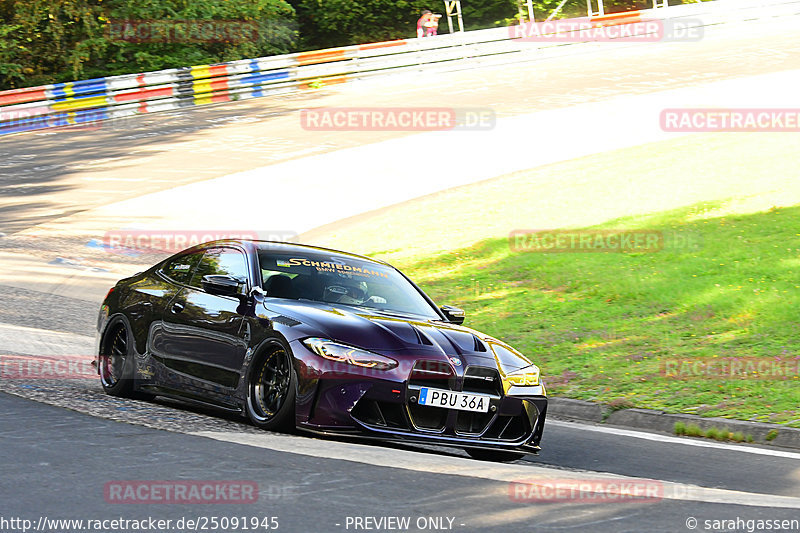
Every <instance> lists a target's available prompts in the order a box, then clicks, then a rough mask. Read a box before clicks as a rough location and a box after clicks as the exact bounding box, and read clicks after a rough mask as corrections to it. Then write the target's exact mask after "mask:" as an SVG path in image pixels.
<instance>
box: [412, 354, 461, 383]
mask: <svg viewBox="0 0 800 533" xmlns="http://www.w3.org/2000/svg"><path fill="white" fill-rule="evenodd" d="M455 377H456V375H455V373H454V372H453V367H451V366H450V365H449V364H448V363H445V362H444V361H417V362H416V363H414V367H413V368H412V369H411V375H410V376H409V378H408V384H409V386H412V387H433V388H435V389H445V390H453V388H454V385H455Z"/></svg>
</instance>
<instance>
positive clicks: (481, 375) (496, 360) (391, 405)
mask: <svg viewBox="0 0 800 533" xmlns="http://www.w3.org/2000/svg"><path fill="white" fill-rule="evenodd" d="M463 321H464V312H463V311H462V310H460V309H457V308H454V307H449V306H443V307H437V306H436V305H435V304H434V303H433V301H432V300H431V299H430V298H429V297H428V296H427V295H426V294H425V293H424V292H422V290H421V289H420V288H419V287H417V286H416V285H415V284H414V283H413V282H412V281H411V280H409V279H408V278H407V277H405V276H404V275H403V274H402V273H401V272H399V271H398V270H396V269H395V268H393V267H391V266H390V265H388V264H386V263H383V262H380V261H375V260H373V259H369V258H367V257H363V256H358V255H353V254H348V253H344V252H338V251H334V250H328V249H325V248H317V247H311V246H303V245H297V244H286V243H274V242H263V241H239V240H235V241H234V240H230V241H216V242H211V243H206V244H202V245H200V246H195V247H193V248H190V249H188V250H186V251H184V252H181V253H179V254H176V255H174V256H172V257H170V258H168V259H166V260H165V261H162V262H161V263H159V264H158V265H156V266H154V267H152V268H150V269H149V270H147V271H146V272H142V273H140V274H137V275H135V276H133V277H130V278H127V279H124V280H122V281H120V282H119V283H117V285H116V286H115V287H114V288H113V289H111V291H109V293H108V296H107V297H106V299H105V301H104V302H103V306H102V308H101V312H100V316H99V320H98V324H97V328H98V333H99V335H98V339H99V342H98V353H99V357H98V369H99V373H100V378H101V381H102V384H103V388H104V389H105V390H106V392H107V393H109V394H113V395H117V396H132V397H141V398H152V397H154V396H169V397H173V398H178V399H181V400H184V401H189V402H193V403H200V404H203V405H207V406H213V407H215V408H222V409H226V410H229V411H235V412H241V413H246V415H247V416H248V417H249V418H250V420H251V421H252V422H253V423H254V424H255V425H257V426H259V427H262V428H265V429H269V430H281V429H292V428H294V427H297V428H300V429H302V430H308V431H313V432H317V433H323V434H337V435H341V434H347V435H354V436H359V437H373V438H379V439H387V440H395V441H407V442H423V443H433V444H444V445H450V446H458V447H463V448H465V449H466V450H467V452H468V453H469V454H470V455H472V456H473V457H476V458H481V459H492V460H511V459H516V458H519V457H521V456H522V455H523V454H524V453H536V452H537V451H538V450H539V441H540V439H541V436H542V430H543V427H544V420H545V411H546V409H547V398H546V395H545V394H546V393H545V389H544V386H543V384H542V383H541V382H540V380H539V369H538V368H537V367H536V366H535V365H534V364H532V362H531V361H530V360H529V359H528V358H526V357H525V356H523V355H522V354H520V353H519V352H517V351H516V350H514V349H513V348H511V347H510V346H508V345H507V344H504V343H503V342H501V341H499V340H497V339H494V338H492V337H489V336H487V335H484V334H483V333H480V332H478V331H475V330H472V329H469V328H466V327H463V326H461V325H460V324H461V323H462V322H463Z"/></svg>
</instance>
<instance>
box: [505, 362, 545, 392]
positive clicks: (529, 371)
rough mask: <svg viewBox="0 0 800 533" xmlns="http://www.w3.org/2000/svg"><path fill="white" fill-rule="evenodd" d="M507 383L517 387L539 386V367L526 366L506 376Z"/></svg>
mask: <svg viewBox="0 0 800 533" xmlns="http://www.w3.org/2000/svg"><path fill="white" fill-rule="evenodd" d="M506 381H508V382H509V383H511V384H512V385H516V386H517V387H530V386H532V385H538V384H539V367H538V366H536V365H531V366H526V367H525V368H520V369H519V370H515V371H514V372H509V373H508V374H506Z"/></svg>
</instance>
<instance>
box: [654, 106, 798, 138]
mask: <svg viewBox="0 0 800 533" xmlns="http://www.w3.org/2000/svg"><path fill="white" fill-rule="evenodd" d="M660 121H661V129H662V130H663V131H668V132H683V133H686V132H688V133H693V132H694V133H697V132H699V133H708V132H716V131H719V132H755V131H759V132H794V133H797V132H800V108H790V109H789V108H787V109H770V108H752V109H744V108H743V109H711V108H698V109H664V110H663V111H661V115H660Z"/></svg>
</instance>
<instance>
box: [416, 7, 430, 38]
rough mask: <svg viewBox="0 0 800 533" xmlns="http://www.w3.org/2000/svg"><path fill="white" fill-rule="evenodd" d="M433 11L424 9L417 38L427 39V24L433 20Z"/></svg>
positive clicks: (419, 20)
mask: <svg viewBox="0 0 800 533" xmlns="http://www.w3.org/2000/svg"><path fill="white" fill-rule="evenodd" d="M431 15H432V13H431V10H430V9H423V10H422V16H421V17H420V18H419V19H418V20H417V37H425V34H426V33H427V27H426V26H425V23H427V22H428V20H430V18H431Z"/></svg>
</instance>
